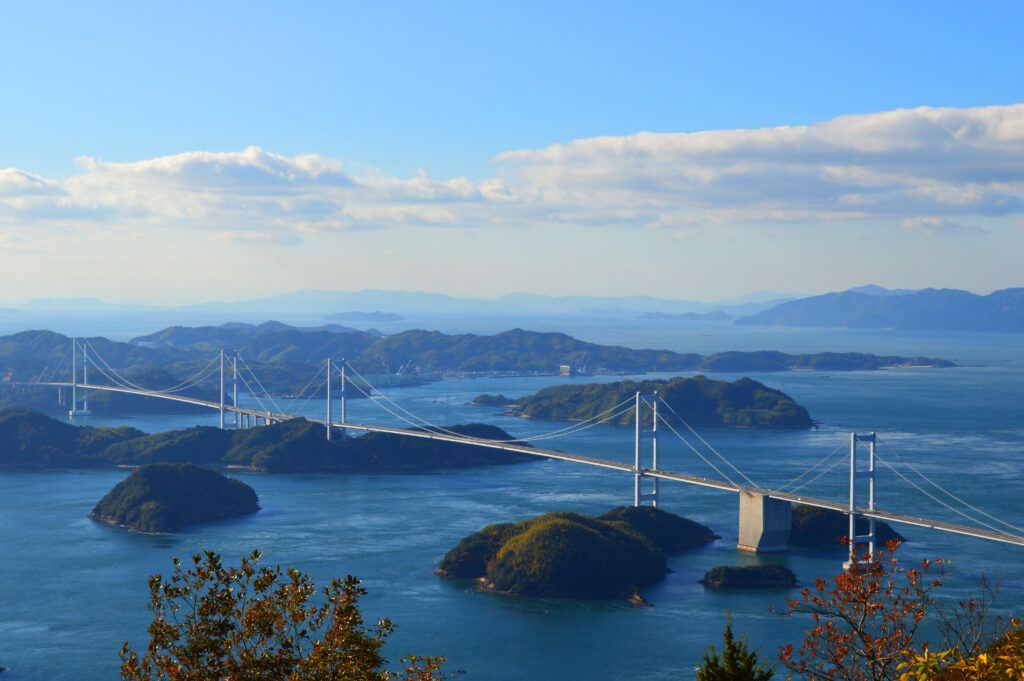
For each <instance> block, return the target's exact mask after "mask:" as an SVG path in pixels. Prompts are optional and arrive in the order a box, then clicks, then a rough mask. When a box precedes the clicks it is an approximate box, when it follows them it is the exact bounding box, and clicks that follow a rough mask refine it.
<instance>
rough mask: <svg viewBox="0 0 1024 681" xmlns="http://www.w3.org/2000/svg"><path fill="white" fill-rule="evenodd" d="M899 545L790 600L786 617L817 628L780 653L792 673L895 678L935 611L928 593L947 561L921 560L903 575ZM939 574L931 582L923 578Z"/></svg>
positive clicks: (820, 679) (841, 679)
mask: <svg viewBox="0 0 1024 681" xmlns="http://www.w3.org/2000/svg"><path fill="white" fill-rule="evenodd" d="M895 548H896V545H895V544H891V545H889V546H887V547H886V549H884V550H882V551H879V552H877V553H875V554H874V555H865V556H863V557H862V558H861V560H860V561H858V562H855V563H854V564H853V566H852V567H851V569H850V570H849V571H846V572H844V573H842V574H839V575H836V576H835V577H833V578H831V579H825V578H823V577H818V578H817V579H815V582H814V589H813V590H810V589H804V590H803V591H802V592H801V594H800V598H798V599H790V600H789V601H788V614H789V615H798V614H809V615H811V617H812V619H813V621H814V623H815V626H814V627H813V628H812V629H810V630H809V631H808V632H807V634H806V638H805V640H804V641H803V642H802V643H801V645H800V647H799V648H794V646H792V645H788V646H787V647H786V648H780V650H779V660H780V662H781V663H782V664H783V665H784V666H785V667H786V668H788V669H789V670H791V671H794V672H800V673H804V674H807V675H808V676H810V677H811V678H813V679H815V680H817V681H889V680H891V679H894V678H896V676H897V675H898V672H897V669H898V667H899V665H900V664H901V663H903V662H905V660H906V658H907V654H908V653H907V652H906V651H908V650H912V649H913V646H914V643H915V636H916V632H917V628H918V625H919V623H920V622H921V620H922V619H923V617H924V615H925V612H926V611H927V609H928V607H929V606H931V604H932V598H931V596H930V592H931V590H932V589H934V588H935V587H937V586H938V585H939V584H941V582H942V571H943V569H944V567H945V562H944V561H935V562H931V561H924V562H923V563H922V564H921V567H920V569H917V568H911V569H907V570H901V569H900V568H899V567H898V565H897V562H896V558H895V555H894V551H895ZM936 567H938V568H939V570H940V574H939V575H938V577H937V579H935V580H933V581H932V582H924V581H923V576H924V575H925V574H927V573H928V572H929V571H930V570H932V569H934V568H936Z"/></svg>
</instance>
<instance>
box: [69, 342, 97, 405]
mask: <svg viewBox="0 0 1024 681" xmlns="http://www.w3.org/2000/svg"><path fill="white" fill-rule="evenodd" d="M79 348H81V349H82V384H83V386H82V392H81V393H79V392H78V389H79V385H78V349H79ZM88 385H89V351H88V346H87V345H85V344H83V343H79V342H78V338H72V339H71V409H69V410H68V416H70V417H71V418H74V417H75V416H88V415H89V414H91V413H92V412H91V411H90V410H89V391H88V390H87V388H86V386H88Z"/></svg>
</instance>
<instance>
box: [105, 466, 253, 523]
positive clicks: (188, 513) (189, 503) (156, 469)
mask: <svg viewBox="0 0 1024 681" xmlns="http://www.w3.org/2000/svg"><path fill="white" fill-rule="evenodd" d="M259 508H260V507H259V503H258V500H257V498H256V492H255V491H253V489H252V487H249V485H246V484H245V483H244V482H242V481H241V480H235V479H233V478H228V477H225V476H224V475H222V474H221V473H219V472H218V471H215V470H211V469H209V468H201V467H199V466H194V465H192V464H181V463H178V464H171V463H152V464H147V465H145V466H142V467H140V468H136V469H135V470H134V471H132V473H131V475H129V476H128V477H127V478H125V479H124V480H122V481H121V482H119V483H117V485H115V486H114V488H113V489H112V490H110V492H108V493H107V494H106V496H104V497H103V498H102V499H100V501H99V503H97V504H96V507H95V508H93V510H92V512H91V513H90V514H89V517H90V518H92V519H93V520H97V521H100V522H104V523H108V524H110V525H117V526H119V527H127V528H130V529H133V530H139V531H141V532H177V531H178V530H180V529H182V528H184V527H187V526H189V525H195V524H198V523H206V522H213V521H216V520H226V519H228V518H239V517H242V516H245V515H249V514H251V513H255V512H256V511H258V510H259Z"/></svg>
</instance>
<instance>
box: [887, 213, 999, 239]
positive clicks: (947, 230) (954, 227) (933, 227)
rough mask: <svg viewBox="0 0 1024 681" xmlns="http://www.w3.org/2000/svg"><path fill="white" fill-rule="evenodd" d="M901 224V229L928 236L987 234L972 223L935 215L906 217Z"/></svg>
mask: <svg viewBox="0 0 1024 681" xmlns="http://www.w3.org/2000/svg"><path fill="white" fill-rule="evenodd" d="M901 226H902V227H903V229H910V230H916V231H918V232H921V233H923V234H927V235H929V236H934V235H936V234H988V231H987V230H985V229H982V228H981V227H979V226H978V225H975V224H973V223H970V222H959V221H957V220H950V219H949V218H940V217H935V216H932V217H919V218H907V219H906V220H904V221H903V222H902V224H901Z"/></svg>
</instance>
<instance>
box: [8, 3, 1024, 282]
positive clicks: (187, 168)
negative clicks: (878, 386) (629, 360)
mask: <svg viewBox="0 0 1024 681" xmlns="http://www.w3.org/2000/svg"><path fill="white" fill-rule="evenodd" d="M211 5H213V6H211ZM296 5H297V6H296ZM4 14H5V17H4V21H3V22H2V23H0V55H2V57H0V88H2V92H3V93H4V95H3V101H4V106H2V107H0V287H2V288H3V290H4V291H5V292H7V291H9V292H11V293H4V294H3V295H2V296H0V299H4V300H7V301H8V302H17V301H18V300H22V299H27V298H32V297H35V296H59V295H96V296H99V297H103V298H106V299H111V300H126V301H127V300H131V301H140V302H192V301H200V300H207V299H212V298H227V299H238V298H245V297H250V296H256V295H263V294H267V293H274V292H279V291H285V290H290V289H297V288H304V287H316V288H330V289H344V290H353V289H359V288H364V287H370V288H399V289H421V290H430V291H438V292H443V293H451V294H454V295H484V296H489V295H500V294H502V293H507V292H510V291H529V292H534V293H549V294H575V293H592V294H600V295H614V294H623V295H625V294H652V295H659V296H663V297H679V298H696V299H705V300H713V299H719V298H726V297H732V296H736V295H742V294H744V293H749V292H752V291H755V290H760V289H771V290H776V291H793V292H806V293H815V292H820V291H825V290H834V289H838V288H845V287H848V286H853V285H857V284H860V283H865V282H868V281H871V282H876V283H880V284H883V285H889V286H894V287H895V286H907V287H915V288H916V287H923V286H950V287H960V288H969V289H972V290H976V291H980V292H987V291H989V290H993V289H997V288H1004V287H1007V286H1015V285H1021V284H1022V283H1024V281H1022V278H1021V275H1020V272H1021V270H1022V267H1021V265H1024V262H1022V260H1024V258H1022V256H1021V255H1020V254H1021V253H1024V220H1022V216H1024V211H1022V210H1021V208H1020V205H1021V202H1022V201H1024V191H1022V183H1024V160H1020V157H1021V154H1020V153H1019V152H1020V151H1021V150H1022V149H1024V123H1022V121H1024V110H1021V109H1020V107H1014V106H1013V105H1015V104H1018V103H1020V102H1024V69H1022V68H1021V67H1020V54H1019V49H1020V48H1019V41H1020V38H1019V27H1020V26H1021V25H1024V21H1022V20H1024V16H1022V15H1024V10H1022V6H1021V5H1019V4H1017V3H935V2H931V3H792V2H790V3H694V4H684V3H594V2H589V3H559V4H558V5H557V6H556V7H552V6H551V3H514V4H510V6H504V7H501V6H495V5H493V4H491V3H472V4H471V3H462V4H459V3H445V4H443V5H442V4H437V5H430V4H427V3H411V2H410V3H352V4H351V5H345V4H342V3H290V4H288V5H285V4H284V3H275V4H271V3H219V4H214V3H187V2H177V3H164V4H161V5H156V4H153V3H149V4H144V3H95V4H93V3H90V4H88V5H86V4H82V3H77V4H72V3H68V4H59V3H37V4H31V6H30V4H29V3H18V4H16V5H11V6H9V7H6V8H5V12H4ZM919 107H927V109H920V108H919ZM903 110H906V111H903ZM915 111H916V112H917V113H916V114H915V113H913V112H915ZM901 112H902V113H901ZM858 115H860V117H858ZM801 126H810V127H809V128H806V129H804V130H805V131H804V133H802V134H801V133H799V130H800V129H801ZM759 129H768V131H767V132H765V133H763V134H746V133H744V132H743V131H751V130H759ZM794 130H796V131H797V132H796V133H793V131H794ZM710 131H719V132H718V133H713V132H710ZM964 131H966V133H965V132H964ZM643 132H648V133H658V135H654V136H646V137H645V136H640V137H637V133H643ZM679 133H707V134H706V135H703V136H701V135H698V136H690V137H680V136H679V135H678V134H679ZM595 138H599V139H595ZM588 140H589V141H588ZM601 140H604V141H603V142H602V141H601ZM906 140H910V141H912V143H909V144H905V143H904V142H905V141H906ZM709 144H710V146H709ZM552 145H561V146H558V147H552ZM709 149H710V150H711V151H709ZM190 152H193V153H192V155H188V154H189V153H190ZM712 156H713V158H712ZM3 169H6V170H3ZM993 169H995V170H993ZM907 178H911V179H910V180H908V179H907ZM865 188H867V189H865ZM852 254H856V256H857V257H853V258H851V257H850V256H851V255H852ZM170 262H173V264H174V267H168V264H169V263H170ZM47 268H49V269H51V270H52V269H53V268H57V270H58V271H59V272H61V273H62V275H61V276H56V277H55V276H54V275H53V273H52V272H46V271H45V270H46V269H47ZM183 269H185V270H188V271H189V272H190V273H191V276H190V277H189V278H188V280H187V281H184V282H183V281H182V278H181V277H180V276H178V275H179V274H180V272H181V271H182V270H183ZM72 280H73V281H74V282H76V286H75V287H74V288H71V287H70V286H71V284H70V282H71V281H72Z"/></svg>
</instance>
